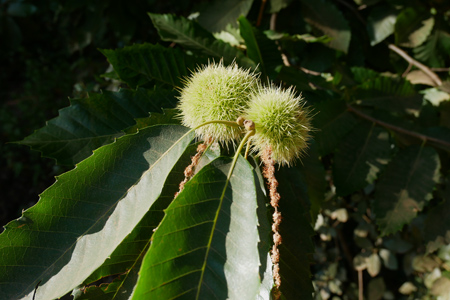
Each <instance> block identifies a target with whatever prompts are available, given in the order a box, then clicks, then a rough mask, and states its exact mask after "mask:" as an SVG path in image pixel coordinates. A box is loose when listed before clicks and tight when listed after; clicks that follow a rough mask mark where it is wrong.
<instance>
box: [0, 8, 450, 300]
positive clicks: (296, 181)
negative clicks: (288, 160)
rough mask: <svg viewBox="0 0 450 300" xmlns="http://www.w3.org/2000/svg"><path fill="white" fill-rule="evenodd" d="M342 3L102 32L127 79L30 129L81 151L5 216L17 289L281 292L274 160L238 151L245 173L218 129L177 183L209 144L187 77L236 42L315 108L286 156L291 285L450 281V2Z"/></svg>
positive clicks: (412, 287) (134, 293)
mask: <svg viewBox="0 0 450 300" xmlns="http://www.w3.org/2000/svg"><path fill="white" fill-rule="evenodd" d="M262 3H264V2H262ZM336 3H337V2H332V1H329V0H300V1H293V0H292V1H289V0H272V1H270V5H268V6H267V7H264V6H263V7H262V9H261V12H263V18H262V21H261V24H257V25H259V26H253V25H252V23H254V22H252V21H250V20H256V19H258V13H259V11H260V5H261V3H260V2H259V1H252V0H246V1H237V0H228V1H217V2H213V3H212V4H209V5H206V6H205V7H204V9H203V10H202V11H201V13H200V15H198V16H197V17H196V16H195V15H192V16H191V17H190V18H185V17H182V16H174V15H168V14H155V13H150V14H149V16H150V18H151V21H152V22H153V25H154V27H155V28H156V29H157V30H158V33H159V36H160V38H161V40H163V41H165V42H169V43H171V44H173V45H175V47H164V46H161V45H159V44H150V43H144V44H136V45H133V46H129V47H124V48H122V49H115V50H107V49H105V50H101V52H102V53H103V54H104V55H105V56H106V58H107V59H108V61H109V62H110V64H111V65H112V67H113V69H114V72H112V73H110V74H108V75H106V76H110V77H113V78H116V79H119V80H120V81H121V82H122V83H123V84H124V85H126V86H127V88H124V89H121V90H119V91H117V92H110V91H104V92H103V93H98V94H91V95H90V96H89V97H88V98H81V99H72V100H71V105H70V106H69V107H67V108H64V109H62V110H61V111H60V115H59V117H57V118H55V119H52V120H50V121H49V122H48V123H47V125H46V126H45V127H43V128H41V129H40V130H38V131H36V132H35V133H34V134H33V135H31V136H29V137H27V138H25V139H24V140H23V141H22V142H21V143H22V144H25V145H29V146H31V147H32V148H33V149H35V150H39V151H41V152H42V153H43V155H44V156H46V157H51V158H54V159H55V160H56V161H57V162H58V163H59V164H67V165H76V168H75V169H73V170H72V171H70V172H68V173H66V174H64V175H62V176H59V177H58V178H57V181H56V183H55V184H54V185H53V186H51V187H50V188H49V189H47V190H46V191H45V192H44V193H43V194H41V199H40V201H39V203H38V204H37V205H35V206H34V207H32V208H30V209H28V210H27V211H25V212H24V213H23V216H22V217H21V218H19V219H17V220H15V221H12V222H10V223H9V224H7V225H6V226H5V231H4V232H3V233H2V234H1V235H0V283H1V286H2V289H1V290H0V298H5V299H9V298H13V299H32V296H33V294H34V293H36V299H53V298H57V297H60V296H62V295H64V294H66V293H67V292H69V291H72V290H73V295H74V298H75V299H130V298H132V299H144V298H145V299H148V298H152V297H153V298H155V299H172V298H176V297H186V298H189V299H211V298H214V297H215V298H219V299H222V298H223V299H225V298H227V297H228V298H230V299H235V298H242V299H254V298H257V299H270V297H271V296H270V290H271V288H272V286H273V280H272V275H271V262H270V260H267V258H268V251H269V249H270V243H271V242H270V235H269V232H270V223H269V222H270V219H269V218H268V217H267V215H269V214H270V208H268V207H269V206H268V205H267V199H266V191H265V188H264V183H263V181H262V177H261V172H260V169H259V167H258V166H259V163H258V161H257V160H256V159H253V158H250V159H249V162H247V161H245V160H244V159H243V158H242V157H240V158H239V159H238V161H237V165H236V169H235V171H234V172H233V176H231V178H227V172H228V169H229V167H230V158H229V156H230V154H229V153H228V151H229V149H220V147H219V148H218V147H211V148H210V149H208V150H207V151H206V153H205V155H203V156H202V158H201V163H200V167H201V168H200V167H199V168H198V169H199V170H198V169H197V170H196V172H197V173H196V175H195V176H194V177H193V178H192V179H191V180H190V181H189V182H188V183H187V184H186V186H185V189H184V190H183V192H182V193H180V194H179V196H178V197H177V198H175V199H173V195H174V193H175V192H177V190H178V183H179V182H181V181H182V180H183V178H184V176H183V170H184V168H185V167H186V166H187V165H188V164H189V163H190V156H192V155H193V154H194V153H195V148H196V145H195V144H193V135H192V133H190V132H189V131H188V129H187V128H184V127H182V126H180V125H178V123H179V122H178V120H177V119H176V118H175V117H174V116H175V115H176V112H175V111H174V110H173V107H174V106H175V105H176V102H177V98H176V96H177V89H178V88H182V87H183V80H182V78H183V77H186V76H187V75H188V74H189V72H190V71H189V70H194V69H195V68H196V67H197V66H198V65H199V64H205V63H207V62H208V60H212V59H215V60H219V59H222V58H223V61H224V64H230V63H232V62H233V61H236V63H237V64H238V65H240V66H242V67H246V68H252V69H255V70H257V71H259V72H261V76H262V78H266V77H267V78H269V79H271V80H275V81H281V82H284V83H286V84H289V85H294V86H296V87H297V90H298V91H302V95H303V97H304V98H305V99H306V100H307V101H308V105H309V106H310V108H311V109H312V110H313V111H314V112H315V117H314V127H315V128H316V131H315V132H314V137H313V140H312V141H311V142H310V148H309V150H308V152H307V154H306V155H305V157H304V158H303V160H302V163H301V164H300V163H299V164H297V165H296V166H293V167H291V168H287V167H281V168H280V169H279V170H278V171H277V179H278V181H279V182H280V185H279V192H280V194H281V202H280V211H281V212H282V214H283V222H282V223H281V228H280V232H281V235H282V237H283V243H282V245H281V247H280V252H281V260H280V274H281V277H282V285H281V292H282V297H284V298H285V299H312V298H313V296H312V293H313V291H314V288H313V284H314V287H315V290H316V295H315V297H316V299H329V298H331V297H335V298H337V299H339V298H340V297H342V298H344V299H358V297H360V299H361V295H358V294H359V293H361V292H362V291H363V290H364V291H367V292H366V296H367V297H368V299H381V298H385V299H402V297H403V298H404V299H413V298H415V297H427V298H426V299H431V298H432V297H438V298H439V297H440V298H439V299H448V295H449V294H450V291H449V290H448V287H449V286H450V285H449V282H450V272H449V271H448V270H449V268H450V256H449V254H448V253H449V247H448V244H450V224H449V222H448V219H447V218H446V214H447V212H448V211H450V186H449V183H448V180H449V177H448V176H449V174H448V170H449V163H450V160H449V152H450V105H449V101H448V100H449V99H450V94H449V92H450V90H449V86H450V82H449V76H448V69H446V68H448V66H449V65H450V56H449V55H448V53H450V51H448V50H449V49H448V47H449V42H448V41H449V40H448V39H449V37H450V29H449V28H448V24H449V22H448V21H449V20H448V18H449V9H450V7H448V6H447V4H446V2H445V1H415V2H414V3H412V2H410V1H406V0H396V1H369V0H367V1H364V0H355V1H354V2H348V1H345V0H344V1H340V2H339V4H336ZM195 17H196V19H195ZM258 22H259V21H258ZM255 24H256V23H255ZM430 67H432V68H434V69H430ZM437 71H444V72H443V73H439V74H440V76H437V75H436V72H437ZM161 108H163V110H161ZM92 151H94V154H92ZM314 225H315V226H314ZM313 227H315V229H316V231H317V232H318V236H319V238H317V245H316V251H315V255H314V257H315V258H316V264H315V265H314V267H313V270H314V272H313V273H314V275H315V277H314V278H313V280H311V278H310V275H311V273H310V263H311V262H312V260H311V257H312V254H313V253H314V248H313V243H312V235H313ZM156 228H157V230H156V231H155V232H154V229H156ZM330 241H337V242H338V244H339V246H338V247H336V246H335V245H332V243H330ZM341 258H344V259H341ZM354 270H355V271H354ZM365 270H367V272H365ZM111 275H119V276H115V277H114V278H113V280H112V282H111V283H109V284H103V285H98V286H97V285H96V284H95V283H96V282H97V281H98V280H99V279H101V278H104V277H106V276H111ZM356 276H357V277H358V278H357V279H356ZM390 277H392V278H395V280H391V281H387V280H384V279H383V278H390ZM350 278H353V279H355V280H350ZM372 278H373V279H372ZM367 279H369V280H367ZM356 282H358V283H356ZM363 287H364V289H363ZM446 297H447V298H446ZM153 298H152V299H153Z"/></svg>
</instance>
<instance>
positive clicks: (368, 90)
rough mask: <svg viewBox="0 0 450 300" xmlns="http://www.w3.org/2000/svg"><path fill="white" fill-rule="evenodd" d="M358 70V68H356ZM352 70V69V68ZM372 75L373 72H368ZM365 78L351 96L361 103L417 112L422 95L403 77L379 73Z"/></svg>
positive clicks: (402, 111)
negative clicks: (392, 76)
mask: <svg viewBox="0 0 450 300" xmlns="http://www.w3.org/2000/svg"><path fill="white" fill-rule="evenodd" d="M356 70H360V68H356ZM352 71H353V69H352ZM369 74H372V75H373V72H369ZM370 77H371V78H370V79H369V78H366V79H365V80H364V81H363V82H362V83H361V84H360V85H358V86H357V87H356V89H355V91H354V95H353V97H354V98H355V99H356V100H359V101H361V103H362V104H363V105H369V106H374V107H378V108H381V109H389V110H390V111H391V110H394V111H397V112H401V113H412V112H418V111H419V110H420V108H421V106H422V98H423V96H422V95H420V94H419V93H417V92H416V90H415V88H414V85H412V84H411V83H410V82H409V81H407V80H405V79H403V78H391V77H387V76H382V75H379V76H377V77H372V76H370Z"/></svg>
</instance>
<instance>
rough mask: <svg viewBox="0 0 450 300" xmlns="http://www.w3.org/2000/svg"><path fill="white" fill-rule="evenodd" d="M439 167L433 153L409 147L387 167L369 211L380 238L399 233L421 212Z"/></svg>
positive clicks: (433, 151) (428, 148)
mask: <svg viewBox="0 0 450 300" xmlns="http://www.w3.org/2000/svg"><path fill="white" fill-rule="evenodd" d="M439 167H440V162H439V157H438V155H437V153H436V151H435V150H434V149H433V148H430V147H419V146H410V147H408V148H406V149H404V150H401V151H400V152H399V153H398V154H397V155H396V156H395V158H394V159H393V160H392V161H391V162H390V163H389V165H388V166H387V168H386V170H385V171H384V173H383V175H382V176H381V177H380V180H379V182H378V184H377V190H376V191H375V199H374V203H373V211H374V213H375V215H376V220H377V224H378V226H379V229H380V231H381V234H382V235H387V234H391V233H394V232H396V231H398V230H400V229H401V228H402V227H403V226H404V225H405V224H408V223H409V222H411V220H412V219H413V218H414V217H416V215H417V213H418V212H419V211H421V210H422V209H423V207H424V206H425V203H426V201H427V200H429V199H430V193H431V191H432V190H433V187H434V185H435V184H436V180H437V175H438V171H439Z"/></svg>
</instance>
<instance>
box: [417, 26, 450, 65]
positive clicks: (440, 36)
mask: <svg viewBox="0 0 450 300" xmlns="http://www.w3.org/2000/svg"><path fill="white" fill-rule="evenodd" d="M412 50H413V52H414V57H415V58H416V59H418V60H420V61H422V62H424V63H425V64H427V65H428V66H430V67H435V68H443V67H445V64H446V59H447V57H448V53H449V52H450V34H449V33H448V32H446V31H444V30H441V29H439V30H434V32H433V33H432V34H430V36H429V37H428V39H427V40H426V42H425V43H423V44H422V45H420V46H418V47H416V48H414V49H412Z"/></svg>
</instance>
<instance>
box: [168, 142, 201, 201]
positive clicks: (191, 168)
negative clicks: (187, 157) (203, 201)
mask: <svg viewBox="0 0 450 300" xmlns="http://www.w3.org/2000/svg"><path fill="white" fill-rule="evenodd" d="M207 148H208V142H204V143H201V144H199V145H198V146H197V153H196V154H195V155H194V156H193V157H192V159H191V164H190V165H189V166H187V167H186V169H184V180H183V181H182V182H180V186H179V187H180V189H179V190H178V192H176V193H175V198H176V197H177V196H178V194H179V193H181V191H182V190H183V189H184V185H185V184H186V182H188V181H189V179H191V177H192V176H193V175H194V169H195V167H196V166H197V165H198V162H199V160H200V157H201V156H202V155H203V152H205V150H206V149H207Z"/></svg>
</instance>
